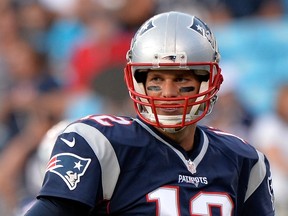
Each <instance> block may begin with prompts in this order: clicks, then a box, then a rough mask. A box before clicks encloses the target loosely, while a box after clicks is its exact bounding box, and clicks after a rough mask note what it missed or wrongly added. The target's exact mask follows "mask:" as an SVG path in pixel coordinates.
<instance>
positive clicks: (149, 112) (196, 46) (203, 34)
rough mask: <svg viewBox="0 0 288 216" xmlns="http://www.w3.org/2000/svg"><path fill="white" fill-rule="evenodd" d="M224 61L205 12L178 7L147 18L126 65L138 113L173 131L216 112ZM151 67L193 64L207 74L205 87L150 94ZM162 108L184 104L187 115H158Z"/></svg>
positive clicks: (193, 68)
mask: <svg viewBox="0 0 288 216" xmlns="http://www.w3.org/2000/svg"><path fill="white" fill-rule="evenodd" d="M219 61H220V54H219V51H218V47H217V44H216V40H215V38H214V36H213V34H212V32H211V31H210V29H209V28H208V26H207V25H206V24H205V23H204V22H203V21H201V20H200V19H199V18H197V17H195V16H191V15H189V14H185V13H180V12H174V11H172V12H166V13H162V14H159V15H155V16H154V17H152V18H150V19H149V20H147V21H146V22H145V23H144V24H143V25H142V26H141V27H140V28H139V30H138V31H137V32H136V34H135V36H134V37H133V39H132V42H131V47H130V50H129V51H128V52H127V65H126V67H125V70H124V71H125V82H126V85H127V87H128V91H129V94H130V97H131V99H132V100H133V102H134V108H135V110H136V112H137V114H138V116H139V117H140V118H141V119H142V120H143V121H145V122H146V123H148V124H150V125H153V126H155V127H158V128H162V129H163V130H166V131H168V132H171V133H173V132H176V131H178V130H179V129H181V128H184V127H185V126H187V125H190V124H194V123H196V122H198V121H199V120H201V119H202V118H203V117H204V116H205V115H207V114H208V113H210V112H211V110H212V108H213V105H214V103H215V101H216V99H217V96H216V93H217V92H218V90H219V88H220V85H221V83H222V81H223V78H222V75H221V69H220V67H219V65H218V63H219ZM149 70H171V71H172V72H173V71H175V70H190V71H191V72H193V73H195V75H197V76H200V77H203V78H202V79H201V80H202V81H201V84H200V90H199V92H198V94H196V95H194V96H192V97H177V98H175V97H174V98H160V97H159V98H156V97H150V96H148V95H147V94H146V91H145V86H144V85H145V74H146V75H147V72H148V71H149ZM143 77H144V79H143ZM204 77H206V78H204ZM157 108H182V109H183V115H158V114H157Z"/></svg>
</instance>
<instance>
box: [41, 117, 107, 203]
mask: <svg viewBox="0 0 288 216" xmlns="http://www.w3.org/2000/svg"><path fill="white" fill-rule="evenodd" d="M88 129H90V131H89V130H88ZM94 131H98V130H97V129H96V128H94V127H92V126H89V125H87V124H84V123H79V122H77V123H73V124H71V125H69V126H68V127H67V128H66V129H65V130H64V132H63V133H62V134H60V135H59V136H58V138H57V140H56V143H55V146H54V148H53V151H52V155H51V158H50V160H49V162H48V165H47V168H46V173H45V178H44V182H43V186H42V189H41V191H40V193H39V196H38V198H39V197H44V196H50V197H59V198H66V199H70V200H74V201H78V202H81V203H83V204H86V205H89V206H91V207H93V206H95V203H96V202H97V201H98V200H101V199H103V188H102V170H101V161H100V160H102V159H100V160H99V157H98V155H97V154H98V153H97V151H96V150H97V147H95V145H96V146H97V145H98V142H101V140H103V137H104V136H103V134H101V133H100V132H99V131H98V133H94ZM100 144H101V143H100ZM95 149H96V150H95Z"/></svg>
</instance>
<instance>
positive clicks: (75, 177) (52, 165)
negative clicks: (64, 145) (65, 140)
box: [46, 153, 91, 190]
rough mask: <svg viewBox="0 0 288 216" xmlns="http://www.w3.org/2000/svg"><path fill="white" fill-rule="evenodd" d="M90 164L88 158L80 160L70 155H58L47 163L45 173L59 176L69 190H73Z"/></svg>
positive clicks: (76, 156) (80, 158)
mask: <svg viewBox="0 0 288 216" xmlns="http://www.w3.org/2000/svg"><path fill="white" fill-rule="evenodd" d="M90 162H91V159H90V158H82V157H79V156H78V155H75V154H72V153H60V154H57V155H55V156H53V157H52V158H51V159H50V161H49V162H48V165H47V169H46V172H53V173H55V174H57V175H58V176H60V177H61V178H62V179H63V181H64V182H65V183H66V185H67V186H68V188H69V189H70V190H74V189H75V188H76V187H77V184H78V183H79V182H80V178H81V176H83V175H84V174H85V172H86V170H87V168H88V166H89V164H90Z"/></svg>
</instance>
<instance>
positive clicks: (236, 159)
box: [39, 115, 274, 216]
mask: <svg viewBox="0 0 288 216" xmlns="http://www.w3.org/2000/svg"><path fill="white" fill-rule="evenodd" d="M41 196H53V197H62V198H67V199H71V200H75V201H79V202H81V203H84V204H86V205H89V206H91V208H92V209H93V213H94V214H93V215H108V214H111V215H159V216H162V215H171V216H177V215H194V216H196V215H198V216H200V215H207V216H208V215H209V216H223V215H225V216H228V215H229V216H230V215H231V216H232V215H233V216H235V215H243V216H244V215H245V216H250V215H251V216H255V215H259V216H260V215H261V216H264V215H265V216H268V215H269V216H270V215H274V210H273V209H274V208H273V191H272V187H271V175H270V170H269V164H268V161H267V159H266V158H265V156H264V155H263V154H262V153H260V152H259V151H257V150H256V149H255V148H254V147H252V146H251V145H249V144H247V143H245V141H243V140H241V139H240V138H238V137H236V136H234V135H232V134H227V133H224V132H222V131H219V130H215V129H213V128H209V127H203V126H197V129H196V133H195V141H194V148H193V151H191V152H186V151H184V149H182V148H181V147H180V146H179V145H177V143H174V142H173V141H172V140H170V139H168V138H167V137H165V136H163V135H162V134H161V133H159V132H158V131H157V130H156V129H155V128H153V127H151V126H149V125H146V124H145V123H143V122H142V121H141V120H139V119H137V118H136V119H132V118H130V117H116V116H108V115H100V116H97V115H96V116H89V117H86V118H84V119H81V120H80V121H77V122H74V123H73V124H71V125H69V126H68V127H67V128H66V129H65V131H64V132H63V133H62V134H61V135H60V136H59V137H58V139H57V141H56V144H55V147H54V150H53V152H52V156H51V159H50V161H49V164H48V167H47V171H46V175H45V180H44V183H43V188H42V189H41V192H40V195H39V197H41Z"/></svg>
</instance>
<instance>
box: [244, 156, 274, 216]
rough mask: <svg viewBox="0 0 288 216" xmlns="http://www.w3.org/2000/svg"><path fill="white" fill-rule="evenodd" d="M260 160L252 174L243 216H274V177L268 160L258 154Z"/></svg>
mask: <svg viewBox="0 0 288 216" xmlns="http://www.w3.org/2000/svg"><path fill="white" fill-rule="evenodd" d="M258 155H259V160H258V162H257V163H256V164H255V165H254V166H253V168H252V169H251V172H250V178H249V182H248V187H247V191H246V197H245V201H244V211H243V212H242V213H241V215H243V216H244V215H245V216H254V215H265V216H274V215H275V208H274V194H273V187H272V176H271V172H270V166H269V162H268V160H267V158H266V157H265V155H263V154H262V153H261V152H258Z"/></svg>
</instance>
